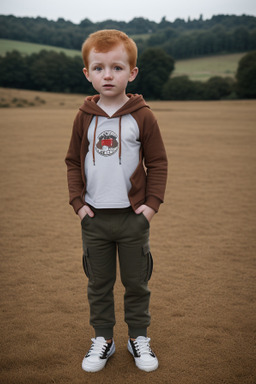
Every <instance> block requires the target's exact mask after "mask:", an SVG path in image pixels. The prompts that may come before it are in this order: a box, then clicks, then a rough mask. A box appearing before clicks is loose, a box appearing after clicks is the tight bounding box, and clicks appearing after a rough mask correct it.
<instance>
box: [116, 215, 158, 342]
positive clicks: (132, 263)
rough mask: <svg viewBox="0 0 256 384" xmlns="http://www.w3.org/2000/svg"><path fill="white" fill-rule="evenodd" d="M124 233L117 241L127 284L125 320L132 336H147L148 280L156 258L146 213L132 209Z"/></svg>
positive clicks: (125, 222)
mask: <svg viewBox="0 0 256 384" xmlns="http://www.w3.org/2000/svg"><path fill="white" fill-rule="evenodd" d="M122 227H123V228H124V229H123V231H124V235H123V236H122V237H120V239H119V242H118V254H119V263H120V274H121V280H122V283H123V285H124V287H125V295H124V308H125V321H126V323H127V324H128V331H129V336H130V337H134V338H136V337H138V336H147V328H148V326H149V325H150V313H149V301H150V290H149V288H148V280H149V279H150V277H151V273H152V268H153V260H152V256H151V253H150V246H149V223H148V221H147V219H146V218H145V216H143V214H141V215H136V214H135V213H134V212H131V213H129V215H127V216H126V218H125V219H124V220H123V223H122Z"/></svg>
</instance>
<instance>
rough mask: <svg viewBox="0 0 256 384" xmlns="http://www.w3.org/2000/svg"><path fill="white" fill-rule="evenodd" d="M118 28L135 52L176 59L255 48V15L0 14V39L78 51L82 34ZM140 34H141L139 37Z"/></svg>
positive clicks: (83, 37)
mask: <svg viewBox="0 0 256 384" xmlns="http://www.w3.org/2000/svg"><path fill="white" fill-rule="evenodd" d="M111 28H113V29H120V30H122V31H124V32H126V33H127V34H128V35H130V36H132V37H134V39H135V41H136V43H137V45H138V48H139V53H140V54H141V53H143V51H145V50H146V49H148V48H152V47H157V48H161V49H163V50H164V51H165V52H166V53H167V54H169V55H171V56H172V57H174V58H175V60H176V59H181V58H188V57H196V56H203V55H208V54H216V53H232V52H245V51H249V50H254V49H256V17H254V16H247V15H242V16H234V15H217V16H213V17H212V18H211V19H209V20H203V16H202V15H201V16H200V17H199V19H198V20H190V18H189V19H188V20H187V21H185V20H183V19H176V20H175V21H174V22H170V21H168V20H166V18H165V17H163V18H162V20H161V21H160V22H159V23H156V22H154V21H150V20H147V19H144V18H141V17H138V18H134V19H133V20H131V21H130V22H124V21H115V20H106V21H102V22H96V23H93V22H92V21H90V20H89V19H88V18H85V19H84V20H82V21H81V22H80V23H79V24H74V23H72V22H71V21H68V20H65V19H63V18H59V19H58V20H57V21H52V20H48V19H46V18H41V17H37V18H29V17H15V16H12V15H10V16H4V15H0V38H5V39H12V40H21V41H27V42H34V43H39V44H47V45H52V46H58V47H63V48H70V49H78V50H80V48H81V45H82V43H83V41H84V40H85V39H86V37H87V36H88V35H89V34H90V33H92V32H95V31H97V30H99V29H111ZM140 35H143V37H141V36H140Z"/></svg>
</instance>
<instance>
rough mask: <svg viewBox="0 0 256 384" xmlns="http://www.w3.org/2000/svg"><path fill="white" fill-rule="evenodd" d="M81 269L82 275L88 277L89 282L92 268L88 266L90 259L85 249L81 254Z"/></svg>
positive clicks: (91, 276)
mask: <svg viewBox="0 0 256 384" xmlns="http://www.w3.org/2000/svg"><path fill="white" fill-rule="evenodd" d="M83 269H84V273H85V274H86V276H87V277H88V279H89V280H92V278H93V275H92V268H91V264H90V257H89V251H88V249H86V251H84V253H83Z"/></svg>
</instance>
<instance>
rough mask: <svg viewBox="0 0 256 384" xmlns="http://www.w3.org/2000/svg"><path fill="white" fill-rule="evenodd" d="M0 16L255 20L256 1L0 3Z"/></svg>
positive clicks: (56, 0) (59, 0)
mask: <svg viewBox="0 0 256 384" xmlns="http://www.w3.org/2000/svg"><path fill="white" fill-rule="evenodd" d="M0 14H2V15H10V14H12V15H15V16H21V17H23V16H29V17H37V16H41V17H46V18H47V19H50V20H57V19H58V18H59V17H62V18H64V19H65V20H70V21H72V22H73V23H76V24H78V23H79V22H80V21H81V20H83V19H85V18H88V19H90V20H91V21H93V22H96V21H103V20H107V19H112V20H117V21H130V20H132V19H133V18H134V17H144V18H146V19H149V20H154V21H156V22H160V21H161V19H162V17H163V16H165V17H166V19H167V20H168V21H174V20H175V19H176V18H181V19H185V20H187V19H188V17H190V18H191V19H198V18H199V16H200V14H202V15H203V18H204V20H205V19H209V18H211V17H212V15H218V14H226V15H231V14H234V15H242V14H246V15H253V16H256V0H175V1H173V0H154V1H152V0H126V1H124V0H122V1H121V0H90V1H88V0H69V1H67V0H0Z"/></svg>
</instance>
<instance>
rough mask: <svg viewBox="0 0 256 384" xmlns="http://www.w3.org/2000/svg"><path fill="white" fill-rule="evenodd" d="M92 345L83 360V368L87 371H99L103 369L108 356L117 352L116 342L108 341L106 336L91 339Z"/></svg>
mask: <svg viewBox="0 0 256 384" xmlns="http://www.w3.org/2000/svg"><path fill="white" fill-rule="evenodd" d="M91 340H92V345H91V348H90V349H89V351H88V353H87V354H86V355H85V357H84V359H83V361H82V369H83V370H84V371H86V372H98V371H100V370H101V369H103V368H104V367H105V365H106V362H107V361H108V358H109V357H110V356H112V355H113V353H114V352H115V343H114V340H112V342H111V343H107V341H106V340H105V339H104V337H96V339H91Z"/></svg>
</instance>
